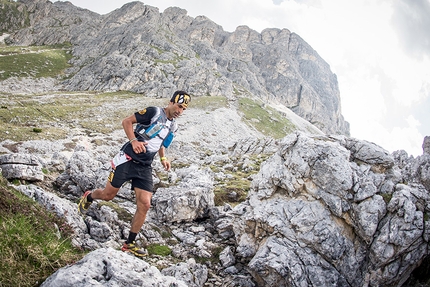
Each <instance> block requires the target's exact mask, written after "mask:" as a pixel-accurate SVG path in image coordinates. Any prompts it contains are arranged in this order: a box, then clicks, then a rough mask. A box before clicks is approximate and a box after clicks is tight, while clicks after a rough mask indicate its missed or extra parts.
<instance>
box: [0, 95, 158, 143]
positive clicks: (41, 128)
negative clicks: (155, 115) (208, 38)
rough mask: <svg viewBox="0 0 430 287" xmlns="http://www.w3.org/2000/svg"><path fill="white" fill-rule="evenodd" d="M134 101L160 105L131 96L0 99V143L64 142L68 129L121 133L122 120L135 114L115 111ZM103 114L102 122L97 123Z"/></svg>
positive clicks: (156, 101) (128, 110)
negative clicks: (63, 127) (119, 130)
mask: <svg viewBox="0 0 430 287" xmlns="http://www.w3.org/2000/svg"><path fill="white" fill-rule="evenodd" d="M133 97H142V98H143V99H145V101H146V103H153V102H154V103H155V104H156V103H158V102H161V100H150V99H146V98H144V97H143V96H141V95H139V94H135V93H130V92H116V93H95V92H93V93H89V92H88V93H76V92H67V93H66V92H65V93H61V94H54V95H50V96H46V95H0V105H1V109H0V140H5V139H11V140H14V141H24V140H40V139H45V140H55V139H62V138H65V137H67V129H68V128H82V129H86V130H87V132H88V134H90V133H102V134H107V133H111V132H112V131H113V130H118V129H122V125H121V121H122V119H123V118H125V117H126V116H129V115H131V114H132V113H134V112H136V110H135V109H134V108H132V109H118V108H114V107H116V106H121V105H122V102H125V101H128V100H129V99H130V98H133ZM164 104H165V99H164ZM100 113H103V118H104V119H103V120H100V119H98V118H99V117H98V116H99V114H100ZM61 126H68V128H67V129H62V128H61Z"/></svg>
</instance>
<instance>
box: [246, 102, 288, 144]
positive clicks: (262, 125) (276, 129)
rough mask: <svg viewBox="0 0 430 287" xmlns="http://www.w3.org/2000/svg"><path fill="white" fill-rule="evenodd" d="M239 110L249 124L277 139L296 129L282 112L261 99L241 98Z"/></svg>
mask: <svg viewBox="0 0 430 287" xmlns="http://www.w3.org/2000/svg"><path fill="white" fill-rule="evenodd" d="M239 111H240V112H242V113H243V119H244V121H245V122H246V123H247V124H248V125H250V126H252V127H254V128H256V129H257V130H258V131H260V132H261V133H262V134H264V135H266V136H270V137H273V138H275V139H280V138H283V137H285V136H286V135H288V134H290V133H292V132H293V131H294V130H295V129H296V128H295V126H294V124H293V123H291V122H290V121H289V120H288V119H286V118H285V117H283V116H282V115H281V113H279V112H278V111H277V110H275V109H273V108H271V107H269V106H267V105H264V104H263V102H261V101H257V100H252V99H249V98H239Z"/></svg>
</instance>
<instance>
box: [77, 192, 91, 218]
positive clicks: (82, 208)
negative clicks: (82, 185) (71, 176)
mask: <svg viewBox="0 0 430 287" xmlns="http://www.w3.org/2000/svg"><path fill="white" fill-rule="evenodd" d="M89 194H91V191H89V190H88V191H86V192H85V193H84V195H82V197H81V200H80V201H79V204H78V210H79V213H80V214H82V215H84V214H85V213H87V210H88V208H89V207H90V205H91V203H92V202H89V201H88V200H87V196H88V195H89Z"/></svg>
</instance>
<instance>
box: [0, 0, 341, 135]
mask: <svg viewBox="0 0 430 287" xmlns="http://www.w3.org/2000/svg"><path fill="white" fill-rule="evenodd" d="M14 9H15V10H16V11H21V12H20V13H21V14H18V15H22V16H20V17H18V18H19V19H25V21H24V20H22V21H21V22H22V23H23V24H20V25H14V26H7V25H6V26H5V23H8V22H10V20H11V19H12V17H15V18H16V17H17V16H16V15H17V14H16V13H15V14H12V13H9V14H6V17H4V19H2V21H1V22H2V23H0V24H1V25H2V27H3V29H4V30H5V31H7V32H8V33H10V36H9V37H8V38H6V43H7V44H9V45H53V44H59V43H71V44H72V47H73V59H72V60H71V64H72V65H73V67H72V68H70V69H68V70H67V71H66V73H67V74H68V80H66V81H64V82H63V83H62V84H63V85H64V89H67V90H71V91H74V90H98V91H118V90H129V91H134V92H139V93H144V94H145V95H146V96H150V97H158V98H159V97H168V96H169V95H170V93H171V91H172V89H175V88H176V87H181V89H185V90H188V91H189V92H190V93H192V94H193V95H195V96H202V95H213V96H217V95H222V96H226V97H228V98H229V99H233V100H234V99H236V98H237V97H240V96H246V97H258V98H260V99H263V100H265V101H270V102H278V103H281V104H283V105H285V106H286V107H288V108H290V109H291V110H293V111H294V112H295V113H296V114H298V115H299V116H301V117H303V118H304V119H306V120H308V121H309V122H310V123H312V124H314V125H315V126H317V127H318V128H319V129H321V130H322V131H324V132H325V133H328V134H343V135H349V124H348V122H346V121H345V120H344V118H343V116H342V114H341V102H340V93H339V87H338V82H337V78H336V75H335V74H333V73H332V72H331V70H330V66H329V65H328V64H327V63H326V62H325V61H324V60H323V59H322V58H321V57H320V56H319V55H318V53H317V52H316V51H315V50H313V49H312V47H311V46H309V45H308V44H307V43H306V42H305V41H304V40H303V39H302V38H300V36H299V35H297V34H295V33H291V32H290V31H289V30H287V29H274V28H272V29H265V30H264V31H262V32H261V33H258V32H256V31H254V30H252V29H250V28H248V27H246V26H240V27H237V29H236V30H235V31H234V32H232V33H229V32H226V31H224V30H223V29H222V27H221V26H219V25H217V24H216V23H214V22H213V21H211V20H210V19H208V18H207V17H204V16H198V17H196V18H193V17H190V16H188V15H187V11H185V10H183V9H180V8H168V9H166V10H165V11H164V12H162V13H160V12H159V10H158V8H155V7H151V6H147V5H144V4H143V3H141V2H131V3H128V4H126V5H124V6H123V7H122V8H121V9H117V10H115V11H112V12H111V13H109V14H107V15H99V14H97V13H94V12H91V11H88V10H85V9H81V8H78V7H75V6H73V5H72V4H71V3H70V2H60V1H58V2H55V3H51V2H50V1H47V0H38V1H24V0H21V1H18V2H17V3H16V4H15V7H14ZM15 10H14V11H15ZM15 22H17V21H14V23H15ZM21 27H24V28H21Z"/></svg>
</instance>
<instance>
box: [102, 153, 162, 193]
mask: <svg viewBox="0 0 430 287" xmlns="http://www.w3.org/2000/svg"><path fill="white" fill-rule="evenodd" d="M108 180H109V181H110V183H111V184H112V186H113V187H116V188H120V187H121V186H122V185H123V184H124V183H125V182H126V181H129V180H131V189H134V188H135V187H137V188H140V189H143V190H146V191H149V192H153V188H154V184H153V181H152V167H151V166H150V165H142V164H139V163H135V162H134V161H133V160H130V161H127V162H125V163H123V164H120V165H119V166H117V167H116V169H112V171H111V172H110V174H109V177H108Z"/></svg>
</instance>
